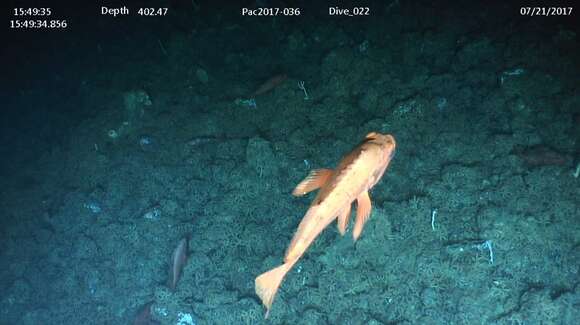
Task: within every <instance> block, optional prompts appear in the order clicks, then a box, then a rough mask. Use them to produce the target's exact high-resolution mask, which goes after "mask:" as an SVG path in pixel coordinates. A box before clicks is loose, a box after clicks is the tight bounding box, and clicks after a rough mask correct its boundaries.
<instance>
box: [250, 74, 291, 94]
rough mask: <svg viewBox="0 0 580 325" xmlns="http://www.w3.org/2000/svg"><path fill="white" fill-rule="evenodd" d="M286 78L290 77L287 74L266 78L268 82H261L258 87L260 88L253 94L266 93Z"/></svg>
mask: <svg viewBox="0 0 580 325" xmlns="http://www.w3.org/2000/svg"><path fill="white" fill-rule="evenodd" d="M286 79H288V76H287V75H285V74H279V75H275V76H273V77H272V78H270V79H268V80H266V82H264V83H263V84H261V85H260V87H258V89H256V91H254V93H252V96H258V95H261V94H265V93H267V92H269V91H270V90H272V89H274V88H276V87H278V86H279V85H280V84H282V83H283V82H284V81H286Z"/></svg>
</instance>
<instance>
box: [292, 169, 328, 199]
mask: <svg viewBox="0 0 580 325" xmlns="http://www.w3.org/2000/svg"><path fill="white" fill-rule="evenodd" d="M332 173H333V170H332V169H325V168H323V169H315V170H312V171H311V172H310V174H308V176H306V178H305V179H304V180H303V181H302V182H300V183H299V184H298V185H297V186H296V188H295V189H294V191H292V195H294V196H302V195H305V194H306V193H309V192H312V191H314V190H316V189H318V188H321V187H322V186H324V184H326V182H328V180H329V179H330V177H331V176H332Z"/></svg>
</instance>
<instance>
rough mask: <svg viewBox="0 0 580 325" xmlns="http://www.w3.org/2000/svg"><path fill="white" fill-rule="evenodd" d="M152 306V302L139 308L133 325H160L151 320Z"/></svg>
mask: <svg viewBox="0 0 580 325" xmlns="http://www.w3.org/2000/svg"><path fill="white" fill-rule="evenodd" d="M152 305H153V301H150V302H148V303H146V304H145V305H143V307H141V309H140V310H139V312H138V313H137V316H136V317H135V320H134V321H133V325H161V323H159V322H158V321H156V320H154V319H153V318H151V306H152Z"/></svg>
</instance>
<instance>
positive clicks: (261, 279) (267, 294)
mask: <svg viewBox="0 0 580 325" xmlns="http://www.w3.org/2000/svg"><path fill="white" fill-rule="evenodd" d="M296 261H297V260H293V261H288V262H286V263H284V264H282V265H280V266H278V267H276V268H274V269H271V270H270V271H268V272H265V273H262V274H260V275H259V276H258V277H257V278H256V281H255V290H256V294H257V295H258V297H260V299H261V300H262V304H263V305H264V306H265V307H266V316H265V317H264V318H268V315H269V314H270V308H271V307H272V302H273V301H274V297H276V292H278V288H279V287H280V284H281V283H282V280H284V277H285V276H286V273H288V271H290V269H291V268H292V266H294V264H295V263H296Z"/></svg>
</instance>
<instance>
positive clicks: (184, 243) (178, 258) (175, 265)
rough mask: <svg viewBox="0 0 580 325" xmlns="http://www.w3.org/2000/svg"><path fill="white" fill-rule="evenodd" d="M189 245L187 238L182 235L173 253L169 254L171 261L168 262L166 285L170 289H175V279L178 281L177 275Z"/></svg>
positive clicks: (179, 272) (179, 273) (185, 257)
mask: <svg viewBox="0 0 580 325" xmlns="http://www.w3.org/2000/svg"><path fill="white" fill-rule="evenodd" d="M188 246H189V238H188V237H187V236H186V237H183V238H182V239H181V240H180V241H179V244H177V247H175V250H174V251H173V254H172V255H171V261H170V263H169V278H168V279H167V286H168V287H169V289H171V290H172V291H174V290H175V287H176V286H177V281H179V276H180V275H181V271H182V270H183V267H184V266H185V262H186V261H187V248H188Z"/></svg>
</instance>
